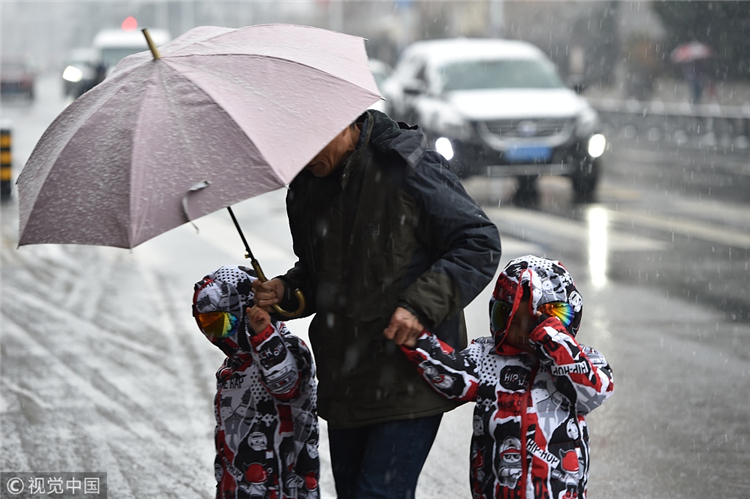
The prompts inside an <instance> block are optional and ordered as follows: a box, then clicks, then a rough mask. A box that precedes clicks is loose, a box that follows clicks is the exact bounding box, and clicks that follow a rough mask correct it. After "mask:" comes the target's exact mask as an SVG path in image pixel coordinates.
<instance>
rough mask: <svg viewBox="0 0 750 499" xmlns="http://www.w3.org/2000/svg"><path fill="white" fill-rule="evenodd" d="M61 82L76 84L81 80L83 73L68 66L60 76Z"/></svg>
mask: <svg viewBox="0 0 750 499" xmlns="http://www.w3.org/2000/svg"><path fill="white" fill-rule="evenodd" d="M62 77H63V80H66V81H69V82H71V83H78V82H79V81H81V79H82V78H83V73H82V72H81V70H80V69H78V68H77V67H75V66H68V67H67V68H65V71H63V74H62Z"/></svg>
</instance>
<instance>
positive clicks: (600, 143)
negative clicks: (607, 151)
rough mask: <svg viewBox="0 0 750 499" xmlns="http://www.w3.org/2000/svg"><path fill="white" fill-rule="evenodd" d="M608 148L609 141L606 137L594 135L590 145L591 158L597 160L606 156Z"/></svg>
mask: <svg viewBox="0 0 750 499" xmlns="http://www.w3.org/2000/svg"><path fill="white" fill-rule="evenodd" d="M606 146H607V139H605V138H604V135H602V134H600V133H597V134H595V135H592V136H591V138H590V139H589V143H588V152H589V156H591V157H592V158H595V159H596V158H598V157H599V156H601V155H602V154H604V148H605V147H606Z"/></svg>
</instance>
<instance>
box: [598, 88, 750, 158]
mask: <svg viewBox="0 0 750 499" xmlns="http://www.w3.org/2000/svg"><path fill="white" fill-rule="evenodd" d="M588 100H589V102H590V103H591V105H592V106H594V108H595V109H596V110H597V111H598V112H599V117H600V119H601V121H602V123H603V124H604V125H605V126H607V127H611V128H612V129H613V131H615V132H618V131H619V133H621V134H622V135H624V136H626V137H627V136H628V135H631V137H630V138H633V136H635V135H639V136H640V135H641V134H645V138H647V139H648V140H651V141H659V140H666V141H674V142H676V143H678V144H683V143H688V142H692V143H696V144H697V145H701V146H716V147H720V148H722V149H727V150H732V151H734V150H738V151H744V150H746V149H748V148H750V105H743V106H722V105H719V104H697V105H693V104H690V103H688V102H682V103H673V102H659V101H648V102H644V101H637V100H617V99H606V98H589V99H588ZM695 139H697V142H696V140H695Z"/></svg>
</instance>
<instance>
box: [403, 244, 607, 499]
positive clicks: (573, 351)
mask: <svg viewBox="0 0 750 499" xmlns="http://www.w3.org/2000/svg"><path fill="white" fill-rule="evenodd" d="M582 311H583V300H582V298H581V295H580V294H579V292H578V290H577V289H576V286H575V284H574V282H573V278H572V277H571V275H570V274H569V273H568V271H567V270H566V269H565V267H563V265H562V264H561V263H560V262H558V261H554V260H548V259H544V258H539V257H535V256H532V255H527V256H524V257H521V258H517V259H515V260H513V261H511V262H510V263H509V264H508V265H507V266H506V267H505V269H504V270H503V271H502V272H501V273H500V276H499V277H498V280H497V283H496V285H495V290H494V292H493V295H492V298H491V299H490V322H491V326H490V330H491V331H492V337H483V338H478V339H476V340H474V341H473V342H472V343H471V345H469V346H468V347H467V348H466V349H465V350H462V351H460V352H455V351H454V350H453V349H452V348H451V347H450V346H448V345H447V344H445V343H443V342H442V341H440V340H439V339H438V338H437V337H436V336H434V335H432V334H431V333H429V332H427V331H425V332H423V333H422V335H421V336H420V337H419V338H418V339H417V340H414V341H413V342H411V344H410V345H407V346H402V347H401V348H402V350H403V351H404V353H405V354H406V356H407V357H408V359H409V361H410V362H411V363H412V364H413V365H414V366H415V367H416V368H417V369H418V370H419V372H420V373H421V374H422V376H423V377H424V378H425V380H426V381H427V382H428V383H429V384H430V385H431V386H432V387H433V388H434V389H435V390H436V391H437V392H438V393H440V394H441V395H443V396H444V397H446V398H449V399H453V400H456V401H459V402H469V401H474V402H476V405H475V408H474V423H473V426H474V433H473V436H472V441H471V456H470V460H471V475H470V482H471V490H472V495H473V497H474V498H477V499H479V498H484V499H488V498H502V499H511V498H514V499H515V498H518V499H520V498H524V499H532V498H533V499H546V498H549V499H570V498H579V499H584V498H585V497H586V485H587V482H588V472H589V457H590V454H589V435H588V428H587V425H586V419H585V415H586V414H588V413H589V412H591V411H592V410H593V409H595V408H596V407H599V406H600V405H601V404H602V403H603V402H604V401H605V400H606V399H607V398H609V396H610V395H612V391H613V388H614V385H613V380H612V370H611V369H610V367H609V365H608V364H607V362H606V360H605V359H604V357H603V356H602V355H601V354H600V353H599V352H597V351H596V350H594V349H593V348H589V347H586V346H583V345H581V344H579V343H578V342H577V341H576V339H575V336H576V333H577V332H578V328H579V326H580V323H581V315H582Z"/></svg>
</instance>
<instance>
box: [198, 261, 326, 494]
mask: <svg viewBox="0 0 750 499" xmlns="http://www.w3.org/2000/svg"><path fill="white" fill-rule="evenodd" d="M255 279H256V277H255V272H254V271H253V270H251V269H249V268H247V267H240V266H228V267H221V268H219V269H218V270H216V271H215V272H212V273H210V274H208V275H207V276H205V277H204V278H203V279H202V280H201V281H200V282H198V283H196V284H195V293H194V295H193V315H194V317H195V320H196V322H197V323H198V327H199V328H200V330H201V332H203V334H204V335H205V336H206V338H208V340H209V341H210V342H211V343H213V344H214V345H216V346H217V347H218V348H220V349H221V350H222V351H223V352H224V353H225V354H226V356H227V357H226V359H224V363H223V364H222V365H221V367H220V368H219V370H218V371H217V372H216V387H217V391H216V397H215V414H216V430H215V444H216V460H215V472H216V481H217V485H216V498H217V499H229V498H233V499H235V498H236V499H239V498H264V499H303V498H304V499H317V498H318V497H320V492H319V487H318V480H319V476H320V462H319V459H318V416H317V412H316V411H317V409H316V382H315V367H314V364H313V360H312V356H311V354H310V350H309V349H308V348H307V346H306V345H305V343H304V342H303V341H302V340H301V339H299V338H298V337H296V336H294V335H292V334H291V333H290V332H289V331H288V330H287V328H286V326H285V325H284V323H283V322H276V321H272V320H271V317H270V316H269V315H268V313H267V312H266V311H264V310H262V309H260V308H258V307H256V306H254V302H253V296H254V294H253V291H252V286H251V283H252V281H254V280H255Z"/></svg>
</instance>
